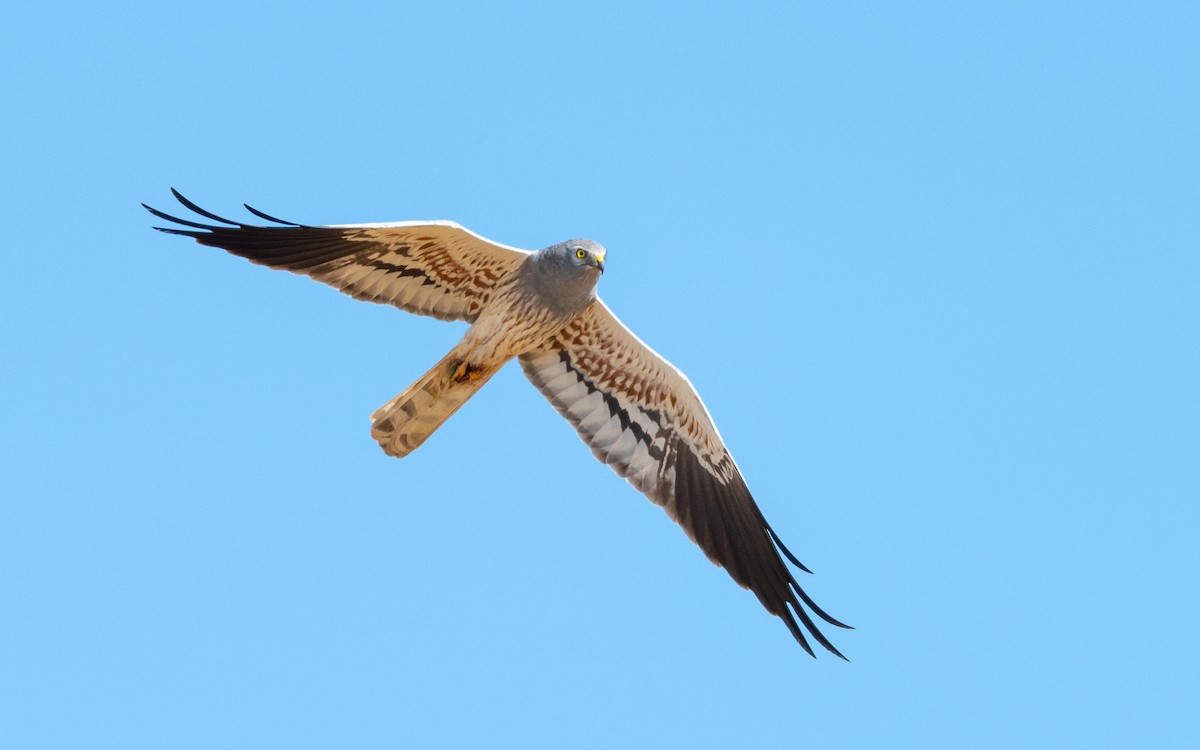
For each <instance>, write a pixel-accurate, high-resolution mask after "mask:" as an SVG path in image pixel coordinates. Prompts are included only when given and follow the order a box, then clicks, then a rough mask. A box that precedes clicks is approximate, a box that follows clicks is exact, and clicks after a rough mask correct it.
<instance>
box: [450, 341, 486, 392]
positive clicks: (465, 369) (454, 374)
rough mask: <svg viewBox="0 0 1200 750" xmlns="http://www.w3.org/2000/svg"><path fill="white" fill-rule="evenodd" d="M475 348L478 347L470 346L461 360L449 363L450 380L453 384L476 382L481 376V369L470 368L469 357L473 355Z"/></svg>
mask: <svg viewBox="0 0 1200 750" xmlns="http://www.w3.org/2000/svg"><path fill="white" fill-rule="evenodd" d="M476 346H478V344H472V345H471V348H470V349H469V350H467V353H466V354H465V355H464V356H463V358H462V359H460V360H457V361H452V362H451V364H450V368H451V369H450V378H451V379H452V380H453V381H454V382H455V383H466V382H469V381H473V380H478V379H479V378H480V376H481V375H482V374H483V372H482V368H479V367H472V366H471V363H470V360H471V355H472V354H474V353H475V347H476Z"/></svg>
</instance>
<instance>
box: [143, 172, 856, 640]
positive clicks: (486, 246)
mask: <svg viewBox="0 0 1200 750" xmlns="http://www.w3.org/2000/svg"><path fill="white" fill-rule="evenodd" d="M172 192H173V193H174V195H175V197H176V198H177V199H178V200H179V201H180V203H182V204H183V205H184V206H185V207H187V208H188V209H190V210H192V211H193V212H195V213H196V214H198V215H200V216H202V217H204V218H206V219H209V220H211V221H213V222H216V223H215V224H205V223H199V222H196V221H192V220H190V219H182V218H177V217H174V216H171V215H169V214H166V213H163V212H162V211H159V210H157V209H154V208H150V207H149V206H146V209H147V210H149V211H150V212H151V213H153V214H154V215H155V216H158V217H160V218H163V219H166V220H167V221H170V222H173V223H174V224H176V225H177V226H175V227H157V228H158V229H160V230H161V231H164V232H168V233H172V234H181V235H185V236H188V237H192V238H194V239H196V241H197V242H199V243H201V244H203V245H211V246H215V247H219V248H222V249H224V250H227V251H228V252H230V253H233V254H234V255H239V256H241V257H244V258H246V259H248V260H250V261H251V262H252V263H258V264H261V265H266V266H269V267H271V268H277V269H281V270H286V271H291V272H293V273H299V274H303V275H306V276H309V277H311V278H313V279H315V280H317V281H321V282H323V283H326V284H329V285H330V286H333V287H335V288H337V289H339V290H340V291H342V292H344V293H346V294H348V295H350V296H352V297H354V298H356V299H360V300H366V301H369V302H376V303H381V304H388V305H393V306H395V307H398V308H400V309H402V310H407V311H409V312H413V313H417V314H420V315H430V316H433V317H436V318H440V319H443V320H464V321H467V322H468V323H470V324H471V326H470V328H468V329H467V331H466V333H465V334H464V335H463V337H462V339H461V340H460V341H459V342H458V343H457V344H456V345H455V346H454V347H453V348H452V349H451V350H450V351H449V353H447V354H446V356H445V357H443V358H442V359H441V360H440V361H439V362H438V363H437V364H435V365H434V366H433V368H431V369H430V370H429V371H428V372H426V373H425V374H424V375H423V376H421V378H419V379H418V380H417V381H416V382H415V383H413V384H412V385H411V386H409V387H408V388H406V389H405V390H404V391H402V392H401V393H400V394H399V395H397V396H396V397H395V398H393V399H392V400H391V401H389V402H388V403H386V404H384V405H383V406H382V407H380V408H379V409H378V410H376V411H375V413H374V414H372V415H371V423H372V426H371V434H372V436H373V437H374V438H375V439H376V440H377V441H378V442H379V444H380V446H381V447H382V448H383V450H384V451H385V452H387V453H388V454H390V455H393V456H397V457H403V456H406V455H408V454H409V453H411V452H412V451H413V450H416V449H417V448H418V447H419V446H420V445H421V444H422V443H423V442H424V441H425V440H426V439H428V438H429V436H430V435H432V434H433V433H434V431H436V430H437V428H438V427H439V426H441V425H442V424H443V423H444V422H445V421H446V420H447V419H449V418H450V417H451V416H452V415H453V414H454V413H455V412H456V411H457V410H458V409H459V408H461V407H462V406H463V404H465V403H466V402H467V401H468V400H469V399H470V398H471V397H472V396H473V395H474V394H475V393H477V392H478V391H479V390H480V388H482V387H483V386H484V384H486V383H487V381H488V380H489V379H490V378H491V377H492V376H493V375H495V374H496V372H498V371H499V370H500V368H501V367H503V366H504V364H505V363H506V362H508V361H509V360H511V359H513V358H516V359H517V360H518V361H519V362H520V364H521V369H522V370H523V371H524V373H525V375H526V377H528V378H529V380H530V382H532V383H533V385H534V386H535V387H536V388H537V389H538V390H539V391H541V393H542V395H544V396H545V397H546V399H547V400H548V401H549V402H550V404H551V405H552V406H553V407H554V408H555V410H557V411H558V413H559V414H561V415H562V416H563V417H564V418H565V419H567V421H568V422H570V423H571V425H572V426H573V427H574V428H575V430H576V431H577V432H578V434H579V436H580V437H581V438H582V439H583V441H584V442H585V443H586V444H587V445H588V447H589V448H590V449H591V451H592V453H593V455H595V456H596V458H597V459H599V460H600V461H602V462H604V463H606V464H608V465H609V466H610V467H611V468H612V469H613V470H614V471H615V472H616V473H617V474H619V475H620V476H622V477H624V478H625V479H627V480H628V481H629V483H630V484H632V485H633V486H634V487H635V488H637V489H638V490H639V491H640V492H642V493H643V494H644V495H646V497H648V498H649V499H650V500H651V501H653V502H654V503H657V504H658V505H660V506H662V508H663V510H665V511H666V513H667V515H668V516H669V517H670V518H671V519H672V520H674V521H675V522H676V523H678V524H679V525H680V526H681V527H682V528H683V530H684V531H685V532H686V533H687V535H688V537H689V538H690V539H691V540H692V541H693V542H695V543H696V544H697V545H698V546H699V547H700V548H701V549H702V550H703V551H704V554H705V555H706V556H707V557H708V558H709V560H711V561H712V562H714V563H715V564H717V565H718V566H721V567H723V568H725V570H726V571H727V572H728V573H729V575H730V577H732V578H733V580H734V581H735V582H737V583H738V584H739V585H741V586H742V587H743V588H748V589H750V590H751V591H753V592H754V594H755V596H757V597H758V599H759V601H760V602H762V604H763V606H764V607H765V608H766V609H767V611H768V612H770V613H771V614H773V615H776V616H778V617H779V618H780V619H782V620H783V622H784V623H785V624H786V625H787V627H788V630H789V631H790V632H791V633H792V636H793V637H794V638H795V639H796V641H797V642H798V643H799V644H800V645H801V646H802V647H803V648H804V649H805V650H806V651H807V652H808V653H809V654H813V650H812V647H811V646H810V645H809V644H808V641H807V638H806V635H805V634H806V633H807V634H808V635H809V636H811V637H813V638H814V639H815V640H816V641H817V642H818V643H820V644H821V645H822V646H824V647H825V648H826V649H828V650H829V651H830V652H832V653H834V654H836V655H837V656H842V654H841V653H840V652H839V651H838V650H837V648H835V647H834V646H833V644H832V643H830V642H829V640H828V639H827V638H826V637H825V635H824V634H823V633H822V632H821V631H820V629H818V628H817V626H816V624H815V622H814V621H813V619H812V617H811V616H810V614H809V613H810V612H811V613H812V614H815V615H816V616H817V617H819V618H821V619H823V620H825V621H826V622H828V623H830V624H832V625H835V626H838V627H848V626H846V625H844V624H843V623H841V622H839V621H837V620H835V619H834V618H832V617H830V616H829V615H828V614H826V613H825V612H824V611H823V610H822V609H821V608H820V607H818V606H817V605H816V604H815V603H814V602H813V601H812V599H811V598H810V597H809V596H808V594H807V593H806V592H805V591H804V589H803V588H801V586H800V584H799V583H798V582H797V580H796V578H795V576H794V575H793V574H792V572H791V571H790V570H789V569H788V567H787V563H786V562H785V558H786V560H788V561H790V562H791V563H792V564H793V565H795V566H797V567H798V568H800V569H801V570H804V571H806V572H807V571H808V569H807V568H805V567H804V566H803V565H801V563H800V561H799V560H797V559H796V557H795V555H793V554H792V553H791V552H790V551H789V550H788V549H787V547H785V546H784V545H783V542H782V541H781V540H780V539H779V536H778V535H777V534H776V533H775V530H774V529H773V528H771V525H770V524H768V523H767V521H766V519H765V518H764V517H763V514H762V511H761V510H760V509H759V507H758V505H757V504H756V503H755V502H754V499H753V497H752V496H751V495H750V491H749V489H748V488H747V486H746V482H745V480H744V479H743V478H742V474H741V471H740V470H739V469H738V467H737V464H736V463H734V461H733V457H732V456H731V455H730V453H729V450H728V449H727V448H726V447H725V443H724V441H723V440H722V439H721V436H720V433H718V432H717V428H716V426H715V425H714V424H713V420H712V417H711V416H710V415H709V413H708V410H707V408H705V406H704V404H703V402H702V401H701V400H700V397H699V396H698V395H697V393H696V390H695V388H693V387H692V385H691V383H690V382H688V380H687V378H686V377H684V375H683V373H681V372H679V370H677V369H676V368H675V367H674V366H672V365H671V364H670V363H669V362H667V361H666V360H665V359H663V358H662V357H661V356H659V355H658V354H657V353H656V352H654V350H652V349H651V348H650V347H648V346H646V344H644V343H643V342H642V341H641V340H639V339H638V338H637V337H636V336H634V335H633V333H632V332H630V331H629V329H628V328H626V327H625V326H624V325H622V324H621V322H620V321H619V320H618V319H617V318H616V316H615V315H613V314H612V312H611V311H610V310H609V309H608V307H607V306H606V305H605V304H604V303H603V302H602V301H601V300H600V299H599V298H598V297H597V296H596V283H597V281H598V279H599V278H600V275H601V274H602V273H603V271H604V264H605V260H606V255H607V253H606V251H605V249H604V248H603V247H602V246H601V245H599V244H598V243H596V242H593V241H591V240H568V241H567V242H561V243H558V244H556V245H551V246H550V247H547V248H545V249H542V250H538V251H536V252H528V251H525V250H519V249H517V248H513V247H508V246H505V245H501V244H498V243H495V242H492V241H490V240H486V239H484V238H483V237H480V236H478V235H476V234H474V233H472V232H470V231H468V230H466V229H464V228H463V227H461V226H459V225H457V224H454V223H453V222H445V221H441V222H398V223H392V224H359V225H332V226H309V225H304V224H296V223H294V222H288V221H283V220H281V219H276V218H274V217H272V216H270V215H268V214H265V213H263V212H261V211H259V210H257V209H254V208H251V207H250V206H246V208H247V209H248V210H249V211H250V212H251V213H253V214H255V215H256V216H258V217H260V218H262V219H266V220H267V221H270V222H273V223H274V224H275V226H258V225H251V224H245V223H242V222H238V221H230V220H229V219H224V218H221V217H220V216H217V215H216V214H213V213H210V212H209V211H206V210H205V209H202V208H200V207H199V206H197V205H196V204H195V203H192V202H191V201H189V200H187V199H186V198H184V197H183V196H182V195H180V194H179V193H178V192H176V191H174V190H172ZM143 205H145V204H143ZM179 227H185V228H179ZM843 658H844V657H843Z"/></svg>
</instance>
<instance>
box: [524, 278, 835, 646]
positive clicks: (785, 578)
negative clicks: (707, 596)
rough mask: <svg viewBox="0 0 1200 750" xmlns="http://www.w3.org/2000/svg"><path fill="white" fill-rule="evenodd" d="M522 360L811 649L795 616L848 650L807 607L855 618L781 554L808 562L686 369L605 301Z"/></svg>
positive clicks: (603, 456) (611, 457) (615, 464)
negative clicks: (781, 528) (803, 579)
mask: <svg viewBox="0 0 1200 750" xmlns="http://www.w3.org/2000/svg"><path fill="white" fill-rule="evenodd" d="M520 361H521V366H522V367H523V368H524V370H525V375H526V376H527V377H528V378H529V379H530V380H531V381H532V382H533V384H534V385H535V386H537V388H538V390H540V391H541V392H542V394H543V395H544V396H545V397H546V398H547V399H549V400H550V403H551V404H553V405H554V408H555V409H557V410H558V413H559V414H561V415H563V416H564V417H566V419H567V421H569V422H570V423H571V424H572V425H573V426H574V427H575V429H576V430H577V431H578V432H579V436H580V437H582V438H583V441H584V442H585V443H587V444H588V446H589V447H590V448H591V449H592V453H594V454H595V456H596V458H598V459H600V460H601V461H603V462H604V463H606V464H608V465H609V466H611V467H612V468H613V470H615V471H616V472H617V473H618V474H620V475H621V476H622V477H624V478H625V479H627V480H629V482H630V483H631V484H632V485H633V486H634V487H636V488H637V489H638V490H640V491H641V492H643V493H644V494H645V495H646V496H647V497H649V498H650V499H651V500H653V501H654V502H655V503H657V504H659V505H661V506H662V507H663V510H665V511H666V512H667V515H669V516H670V517H671V518H672V519H673V520H674V521H675V522H676V523H678V524H679V525H680V526H682V527H683V530H684V531H685V532H687V535H688V536H689V537H690V538H691V540H692V541H693V542H695V543H696V544H697V545H699V546H700V549H702V550H703V551H704V554H706V555H707V556H708V559H709V560H712V561H713V562H714V563H716V564H717V565H719V566H721V567H723V568H725V570H726V571H728V572H729V575H730V576H731V577H732V578H733V580H734V581H736V582H737V583H738V584H739V585H741V586H742V587H743V588H748V589H750V590H751V591H753V592H754V593H755V595H757V596H758V599H759V601H761V602H762V603H763V606H764V607H766V608H767V611H768V612H770V613H771V614H773V615H778V616H779V617H780V618H782V619H783V621H784V623H786V624H787V627H788V629H789V630H790V631H791V633H792V635H793V636H795V638H796V640H797V641H798V642H799V643H800V645H801V646H803V647H804V649H805V650H806V651H808V653H809V654H812V653H813V651H812V648H811V647H810V646H809V645H808V641H807V640H806V638H805V635H804V631H803V630H801V628H800V626H799V624H798V623H797V620H799V622H800V623H802V624H803V625H804V630H807V632H808V633H809V634H811V635H812V637H813V638H815V639H816V640H817V642H818V643H820V644H821V645H822V646H824V647H825V648H827V649H829V650H830V651H831V652H833V653H834V654H837V655H838V656H842V654H841V653H840V652H839V651H838V650H837V649H836V648H834V646H833V644H831V643H830V642H829V640H828V639H826V637H825V636H824V634H822V633H821V631H820V630H819V629H818V628H817V626H816V624H815V623H814V622H813V620H812V618H811V617H810V616H809V614H808V612H807V611H806V610H805V607H807V608H808V610H811V611H812V612H813V613H814V614H816V615H817V616H818V617H820V618H821V619H823V620H825V621H826V622H828V623H830V624H832V625H836V626H838V627H843V628H845V627H849V626H847V625H843V624H842V623H840V622H838V621H837V620H835V619H833V618H832V617H830V616H829V615H827V614H826V613H825V612H824V611H823V610H822V609H821V608H820V607H818V606H817V605H816V604H814V603H813V601H812V599H810V598H809V596H808V594H806V593H805V592H804V589H802V588H801V587H800V584H799V583H797V582H796V579H795V577H794V576H793V575H792V573H791V571H790V570H789V569H788V567H787V564H786V563H785V562H784V561H783V558H782V557H781V556H780V553H781V552H782V553H783V555H786V556H787V558H788V559H789V560H791V561H792V562H793V563H794V564H795V565H797V566H798V567H799V568H800V569H802V570H805V571H807V570H808V569H807V568H805V567H804V566H803V565H801V564H800V562H799V561H798V560H797V559H796V558H795V556H794V555H792V553H791V552H789V551H788V550H787V548H786V547H784V546H783V543H782V542H781V541H780V540H779V537H778V536H777V535H776V534H775V531H774V530H773V529H772V528H771V526H770V524H768V523H767V521H766V519H765V518H763V515H762V511H760V510H759V508H758V505H757V504H755V502H754V498H752V497H751V496H750V490H749V489H747V487H746V482H745V481H744V480H743V479H742V475H741V472H740V471H738V468H737V465H736V464H735V463H734V462H733V457H732V456H730V455H729V451H728V450H727V449H726V448H725V444H724V443H723V442H722V441H721V436H720V435H719V434H718V433H717V429H716V427H715V426H714V425H713V422H712V418H711V417H710V416H709V414H708V410H707V409H705V408H704V404H703V403H702V402H701V401H700V397H699V396H698V395H696V391H695V389H694V388H692V384H691V383H689V382H688V380H687V378H685V377H684V376H683V373H681V372H679V371H678V370H677V369H675V367H673V366H672V365H671V364H670V363H669V362H667V361H666V360H665V359H663V358H662V357H660V356H659V355H658V354H656V353H655V352H654V351H653V350H652V349H650V348H649V347H648V346H646V345H645V344H643V343H642V342H641V341H640V340H639V339H638V338H637V337H636V336H634V335H633V333H631V332H630V331H629V329H628V328H626V327H625V326H623V325H622V324H621V322H620V321H619V320H617V318H616V317H615V316H614V315H613V314H612V312H611V311H610V310H609V309H608V307H606V306H605V305H604V303H603V302H600V301H599V300H597V301H596V302H595V303H594V304H593V305H592V306H591V307H589V308H588V310H587V311H586V312H584V314H583V315H582V316H580V317H579V318H578V319H577V320H576V321H575V322H573V323H571V324H570V325H568V326H567V327H566V328H565V329H564V330H563V332H562V333H561V334H559V335H558V336H557V337H555V339H554V340H553V341H552V342H551V343H550V344H549V345H548V346H547V347H546V348H545V349H544V350H542V351H537V352H531V353H528V354H524V355H521V357H520ZM842 658H845V657H842Z"/></svg>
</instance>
